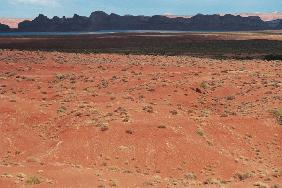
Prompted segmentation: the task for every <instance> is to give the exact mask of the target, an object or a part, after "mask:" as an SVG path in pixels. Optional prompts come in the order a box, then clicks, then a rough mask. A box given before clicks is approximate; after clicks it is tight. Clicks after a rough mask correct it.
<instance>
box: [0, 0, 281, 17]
mask: <svg viewBox="0 0 282 188" xmlns="http://www.w3.org/2000/svg"><path fill="white" fill-rule="evenodd" d="M95 10H102V11H105V12H107V13H112V12H114V13H117V14H120V15H125V14H131V15H148V16H149V15H162V14H173V15H195V14H197V13H202V14H215V13H245V12H248V13H257V12H260V13H262V12H276V11H277V12H282V0H0V17H2V18H34V17H36V16H37V15H38V14H39V13H42V14H44V15H47V16H48V17H53V16H60V17H61V16H67V17H71V16H73V14H74V13H76V14H79V15H82V16H89V15H90V13H91V12H93V11H95Z"/></svg>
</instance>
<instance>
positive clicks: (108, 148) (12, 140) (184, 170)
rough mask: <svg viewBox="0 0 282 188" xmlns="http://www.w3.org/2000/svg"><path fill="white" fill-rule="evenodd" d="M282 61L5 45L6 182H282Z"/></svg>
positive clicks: (0, 166)
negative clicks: (281, 115)
mask: <svg viewBox="0 0 282 188" xmlns="http://www.w3.org/2000/svg"><path fill="white" fill-rule="evenodd" d="M281 63H282V62H281V61H271V62H266V61H262V60H244V61H238V60H214V59H206V58H192V57H188V56H175V57H165V56H141V55H139V56H137V55H136V56H135V55H114V54H98V55H97V54H96V55H95V54H88V55H87V54H71V53H69V54H68V53H58V52H27V51H8V50H2V51H0V148H1V149H0V187H1V188H2V187H3V188H8V187H29V186H32V185H31V184H33V183H34V184H36V185H34V187H59V188H62V187H74V188H78V187H122V188H124V187H234V188H235V187H236V188H237V187H242V188H243V187H253V186H258V187H270V186H272V187H274V185H276V187H279V185H280V187H281V184H282V151H281V144H282V126H281V125H279V124H278V122H277V120H276V118H275V117H274V115H273V114H272V113H271V112H270V111H271V110H273V109H276V108H277V109H279V108H281V107H282V101H281V100H282V98H281V97H282V89H281V87H282V71H281V70H282V69H281V65H282V64H281ZM31 177H33V180H31Z"/></svg>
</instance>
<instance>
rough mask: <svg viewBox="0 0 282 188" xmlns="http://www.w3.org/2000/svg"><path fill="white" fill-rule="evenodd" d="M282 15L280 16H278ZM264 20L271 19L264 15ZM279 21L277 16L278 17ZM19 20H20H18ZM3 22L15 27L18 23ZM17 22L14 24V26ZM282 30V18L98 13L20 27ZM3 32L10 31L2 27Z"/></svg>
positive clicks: (58, 29)
mask: <svg viewBox="0 0 282 188" xmlns="http://www.w3.org/2000/svg"><path fill="white" fill-rule="evenodd" d="M277 15H278V14H277ZM264 18H265V19H266V18H268V19H269V18H270V17H269V16H268V17H267V16H266V15H264ZM275 18H277V17H275ZM18 21H19V20H18ZM0 23H2V24H6V25H8V26H10V28H13V27H15V23H16V20H14V22H13V20H10V22H9V21H7V20H6V21H4V22H3V21H2V22H1V20H0ZM12 23H13V24H12ZM268 29H271V30H275V29H282V19H281V20H279V19H278V20H273V21H263V20H262V19H261V17H260V16H257V15H255V14H250V16H248V15H242V16H241V15H231V14H225V15H219V14H214V15H203V14H197V15H195V16H192V17H177V16H168V15H155V16H132V15H125V16H120V15H117V14H114V13H111V14H107V13H105V12H103V11H95V12H93V13H91V15H90V16H89V17H86V16H79V15H77V14H74V16H73V17H71V18H66V17H62V18H59V17H57V16H55V17H53V18H48V17H47V16H45V15H43V14H39V16H38V17H36V18H35V19H33V20H25V21H22V20H21V22H20V23H19V24H18V28H17V29H11V31H21V32H69V31H72V32H73V31H84V32H88V31H99V30H182V31H250V30H268ZM0 31H4V32H5V31H7V26H5V25H2V26H1V28H0Z"/></svg>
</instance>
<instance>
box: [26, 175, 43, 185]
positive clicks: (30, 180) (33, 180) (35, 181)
mask: <svg viewBox="0 0 282 188" xmlns="http://www.w3.org/2000/svg"><path fill="white" fill-rule="evenodd" d="M25 183H26V184H27V185H36V184H40V183H42V181H41V179H40V178H39V177H37V176H29V177H28V178H27V179H26V181H25Z"/></svg>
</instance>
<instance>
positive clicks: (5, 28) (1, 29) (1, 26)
mask: <svg viewBox="0 0 282 188" xmlns="http://www.w3.org/2000/svg"><path fill="white" fill-rule="evenodd" d="M10 30H11V29H10V27H9V26H7V25H5V24H1V23H0V32H7V31H10Z"/></svg>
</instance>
